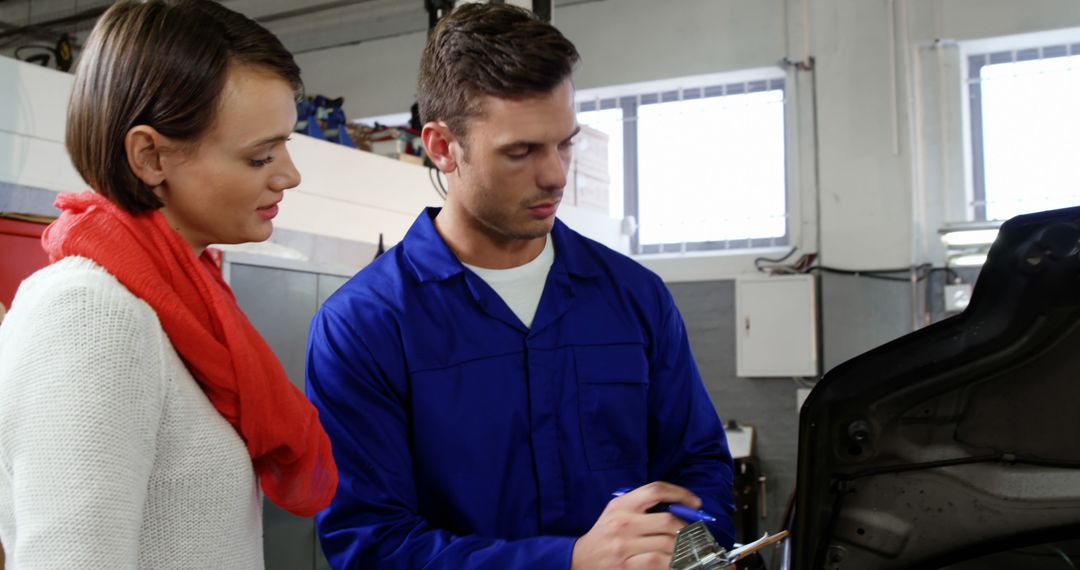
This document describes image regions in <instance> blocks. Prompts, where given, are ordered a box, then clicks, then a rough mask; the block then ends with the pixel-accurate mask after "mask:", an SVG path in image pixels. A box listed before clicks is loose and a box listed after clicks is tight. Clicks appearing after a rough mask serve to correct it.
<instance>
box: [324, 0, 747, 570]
mask: <svg viewBox="0 0 1080 570" xmlns="http://www.w3.org/2000/svg"><path fill="white" fill-rule="evenodd" d="M577 59H578V54H577V51H576V49H575V48H574V45H573V44H572V43H570V41H569V40H567V39H566V38H564V37H563V36H562V34H561V33H559V32H558V31H557V30H556V29H555V28H554V27H552V26H550V25H548V24H546V23H543V22H541V21H539V20H538V19H536V18H535V17H533V16H532V14H531V13H529V12H527V11H525V10H521V9H518V8H515V7H513V6H509V5H479V4H468V5H465V6H463V7H461V8H458V9H457V10H455V11H454V12H452V13H451V14H449V15H448V16H447V17H445V18H444V19H443V21H442V22H441V23H440V24H439V25H438V27H437V28H436V29H435V30H434V31H433V32H432V34H431V36H430V38H429V40H428V44H427V47H426V49H425V52H424V56H423V60H422V63H421V71H420V81H419V104H420V113H421V116H422V117H423V120H424V121H426V124H425V125H424V128H423V134H422V138H423V143H424V146H425V147H426V149H427V151H428V155H429V156H430V157H431V159H432V161H433V162H434V163H435V165H436V166H437V167H438V168H439V170H440V171H442V172H443V173H445V174H446V177H447V181H448V196H447V198H446V204H445V206H444V207H443V208H441V209H438V208H429V209H428V210H427V211H425V212H423V213H421V214H420V216H419V218H418V219H417V220H416V222H415V223H414V224H413V226H412V228H411V229H410V230H409V231H408V233H407V235H406V236H405V238H404V240H403V241H402V242H401V243H400V244H398V245H397V246H396V247H394V248H392V249H391V250H390V251H388V252H387V253H386V254H385V255H382V256H381V257H379V258H378V259H377V260H375V262H373V263H372V264H371V265H370V266H369V267H367V268H365V269H364V270H363V271H361V272H360V273H359V274H358V275H357V276H356V277H354V278H353V279H352V280H350V281H349V282H348V283H347V284H346V285H344V286H343V287H342V288H341V289H340V290H339V291H338V292H337V293H335V294H334V295H333V296H332V297H331V298H330V299H329V300H328V301H327V302H326V303H325V304H324V305H323V307H322V308H321V309H320V310H319V312H318V314H317V315H316V317H315V319H314V320H313V322H312V325H311V336H310V340H309V346H308V368H307V381H308V395H309V396H310V398H311V400H312V401H313V402H314V403H315V405H316V406H317V407H318V409H319V412H320V419H321V420H322V422H323V424H324V426H325V427H326V431H327V433H329V434H330V438H331V440H332V441H333V446H334V457H335V459H336V461H337V465H338V467H339V470H340V484H339V486H338V490H337V495H336V497H335V498H334V501H333V503H332V504H331V505H330V507H329V508H327V509H326V510H325V511H324V512H322V513H321V514H320V515H319V516H318V519H317V524H318V531H319V536H320V539H321V541H322V547H323V551H324V552H325V553H326V556H327V558H328V560H329V561H330V563H331V565H333V566H334V567H335V568H394V569H409V570H412V569H419V568H425V569H434V568H439V569H453V570H461V569H473V568H477V569H478V568H491V569H499V570H503V569H514V568H528V569H559V570H566V569H570V568H572V569H574V570H577V569H582V570H586V569H587V570H593V569H604V568H650V569H651V568H656V569H666V568H668V564H669V563H670V559H671V551H672V547H673V545H674V541H675V533H676V532H677V531H678V529H680V528H681V527H683V526H684V525H685V524H686V522H685V521H682V520H680V519H678V518H677V517H675V516H674V515H672V514H670V513H668V512H663V511H661V512H650V509H653V507H655V506H657V505H658V504H660V503H682V504H685V505H689V506H691V507H694V508H700V509H703V510H705V511H708V512H710V513H711V514H713V515H714V516H716V517H717V519H718V520H717V522H716V523H713V524H711V525H710V529H711V530H712V532H713V534H714V535H716V537H717V539H718V540H719V541H720V543H721V544H723V545H726V546H731V543H732V540H733V535H734V531H733V527H732V523H731V516H730V515H731V512H732V511H733V508H734V504H733V500H732V493H731V481H732V466H731V457H730V454H729V452H728V448H727V442H726V438H725V435H724V430H723V427H722V425H721V423H720V420H719V418H718V417H717V415H716V412H715V410H714V409H713V407H712V404H711V403H710V401H709V396H708V394H707V392H706V391H705V388H704V385H703V384H702V381H701V377H700V375H699V373H698V370H697V367H696V366H695V364H694V359H693V355H692V354H691V353H690V346H689V343H688V341H687V336H686V331H685V329H684V326H683V321H682V317H681V316H680V315H679V312H678V310H677V309H676V307H675V303H674V302H673V300H672V297H671V295H670V293H669V292H668V290H667V289H666V288H665V286H664V284H663V283H662V282H661V280H660V279H659V278H658V277H657V276H656V275H654V274H653V273H651V272H649V271H647V270H646V269H644V268H642V267H641V266H640V265H638V264H637V263H635V262H634V261H632V260H631V259H629V258H628V257H626V256H623V255H621V254H618V253H616V252H614V251H611V250H610V249H608V248H606V247H604V246H602V245H600V244H598V243H596V242H593V241H591V240H589V239H586V238H584V237H582V236H581V235H579V234H577V233H575V232H574V231H573V230H571V229H570V228H568V227H566V226H565V225H564V224H563V223H562V222H560V221H558V220H557V219H556V218H555V212H556V209H557V208H558V205H559V201H560V199H561V198H562V195H563V187H564V186H565V185H566V175H567V168H568V164H569V161H570V155H571V145H572V141H573V138H574V136H575V134H576V133H577V130H578V127H577V121H576V118H575V113H574V90H573V85H572V84H571V80H570V77H571V72H572V70H573V66H574V64H575V63H576V62H577ZM621 487H632V488H636V489H635V490H634V491H632V492H630V493H627V494H625V495H623V496H621V497H619V498H616V499H612V492H613V491H614V490H616V489H618V488H621Z"/></svg>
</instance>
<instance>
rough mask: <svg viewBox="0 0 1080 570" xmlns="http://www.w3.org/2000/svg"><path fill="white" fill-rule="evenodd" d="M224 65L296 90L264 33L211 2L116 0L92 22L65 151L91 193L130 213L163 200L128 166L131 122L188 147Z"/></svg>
mask: <svg viewBox="0 0 1080 570" xmlns="http://www.w3.org/2000/svg"><path fill="white" fill-rule="evenodd" d="M230 63H235V64H240V65H250V66H254V67H259V68H263V69H266V70H268V71H271V72H273V73H277V74H278V75H280V76H281V78H282V79H284V80H285V81H287V82H289V84H291V85H292V86H293V89H295V90H296V91H297V92H298V93H299V92H300V90H301V89H302V87H303V84H302V83H301V81H300V68H299V67H298V66H297V65H296V62H295V61H293V57H292V54H290V53H289V52H288V50H286V49H285V47H284V46H282V45H281V42H280V41H279V40H278V39H277V38H276V37H275V36H274V35H273V34H271V33H270V32H269V31H267V30H266V29H265V28H263V27H262V26H260V25H259V24H257V23H255V22H254V21H253V20H250V19H248V18H247V17H245V16H243V15H241V14H238V13H236V12H233V11H232V10H229V9H228V8H225V7H223V6H222V5H220V4H218V3H217V2H213V1H211V0H142V1H138V0H121V1H120V2H117V3H116V4H114V5H113V6H112V7H110V8H109V9H108V11H106V12H105V14H103V15H102V16H101V18H100V19H99V20H98V22H97V24H96V25H95V26H94V30H93V32H91V33H90V38H89V39H88V40H87V43H86V48H85V49H84V50H83V52H82V55H81V56H80V60H79V65H78V68H77V69H76V71H75V87H74V89H73V90H72V94H71V102H70V104H69V105H68V116H67V134H66V141H65V142H66V145H67V150H68V154H70V155H71V161H72V162H73V163H74V164H75V169H76V170H78V171H79V174H80V175H82V177H83V179H84V180H85V181H86V182H87V184H89V185H90V187H91V188H93V189H94V190H96V191H98V192H99V193H101V194H102V195H103V196H105V197H106V198H108V199H110V200H112V201H113V202H114V203H116V204H118V205H119V206H120V207H122V208H124V209H125V210H127V211H128V212H130V213H132V214H138V213H140V212H145V211H147V210H153V209H156V208H160V207H161V206H162V203H161V201H160V200H158V198H157V196H155V195H154V193H153V192H152V191H151V189H150V188H149V187H147V186H146V185H145V184H144V183H143V182H142V181H141V180H139V178H138V177H136V176H135V174H134V173H133V172H132V171H131V168H130V167H129V166H128V160H127V153H126V151H125V148H124V138H125V136H126V135H127V132H128V131H129V130H130V129H131V128H132V127H134V126H136V125H147V126H149V127H153V128H154V129H156V130H157V131H158V132H160V133H161V134H163V135H165V136H167V137H169V138H172V139H176V140H179V141H185V142H190V143H196V142H197V141H198V139H199V137H200V136H201V135H202V134H203V133H205V132H206V131H207V130H208V129H209V128H210V126H211V125H212V124H213V122H214V119H215V115H216V112H217V107H218V97H219V95H220V94H221V91H222V88H223V86H224V85H225V77H226V73H227V71H228V66H229V64H230Z"/></svg>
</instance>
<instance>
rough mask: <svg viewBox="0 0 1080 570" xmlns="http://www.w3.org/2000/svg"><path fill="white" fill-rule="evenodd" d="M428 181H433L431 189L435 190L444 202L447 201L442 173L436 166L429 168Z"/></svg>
mask: <svg viewBox="0 0 1080 570" xmlns="http://www.w3.org/2000/svg"><path fill="white" fill-rule="evenodd" d="M428 180H430V181H431V187H432V188H434V189H435V193H436V194H438V195H439V197H440V198H442V199H443V200H445V199H446V186H443V182H442V172H440V171H439V169H438V168H435V167H434V166H429V167H428Z"/></svg>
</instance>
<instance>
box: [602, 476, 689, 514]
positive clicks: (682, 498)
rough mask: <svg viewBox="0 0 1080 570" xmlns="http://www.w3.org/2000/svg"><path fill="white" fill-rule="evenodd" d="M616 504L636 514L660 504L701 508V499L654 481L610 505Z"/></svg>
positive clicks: (682, 490) (686, 491) (670, 485)
mask: <svg viewBox="0 0 1080 570" xmlns="http://www.w3.org/2000/svg"><path fill="white" fill-rule="evenodd" d="M616 502H617V504H618V506H619V508H625V509H629V510H632V511H636V512H645V511H647V510H649V509H651V508H653V507H655V506H656V505H658V504H660V503H681V504H683V505H687V506H689V507H693V508H695V509H698V508H701V499H699V498H698V497H697V495H694V494H693V493H691V492H690V490H689V489H686V488H684V487H680V486H678V485H672V484H671V483H665V482H663V481H654V482H652V483H649V484H648V485H643V486H641V487H638V488H637V489H634V490H633V491H630V492H629V493H627V494H625V495H623V496H621V497H618V498H616V499H615V500H613V501H612V504H613V505H615V504H616Z"/></svg>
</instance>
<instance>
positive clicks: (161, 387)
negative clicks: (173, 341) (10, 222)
mask: <svg viewBox="0 0 1080 570" xmlns="http://www.w3.org/2000/svg"><path fill="white" fill-rule="evenodd" d="M46 271H48V270H46ZM64 273H65V272H62V271H58V272H56V273H55V274H53V275H52V276H51V278H45V277H43V278H42V279H40V280H38V281H37V282H35V283H32V284H30V286H29V287H27V286H24V289H26V290H25V291H20V295H19V297H18V298H17V301H16V304H15V305H13V309H12V311H11V312H10V313H9V314H8V319H7V321H6V322H5V323H4V327H3V330H0V363H2V364H0V461H2V462H3V464H4V465H3V467H4V475H5V476H7V477H9V478H10V480H9V483H10V485H11V489H12V494H11V497H12V501H13V504H12V510H13V514H14V521H15V524H14V527H15V528H14V529H13V530H14V541H13V544H7V543H5V544H4V547H5V550H6V551H7V555H8V564H14V566H13V567H15V568H83V569H97V568H102V569H106V568H107V569H113V568H134V567H136V566H137V565H138V556H139V535H140V526H141V524H142V518H143V508H144V504H145V501H146V496H147V483H148V481H149V479H150V474H151V470H152V467H153V465H154V456H155V442H156V437H157V430H158V427H159V424H160V421H161V414H162V409H163V406H164V400H165V394H166V393H167V391H166V389H165V384H166V383H165V375H164V372H163V371H164V356H163V355H164V352H163V345H162V343H163V342H167V341H166V340H165V338H164V333H163V331H162V330H161V327H160V325H159V324H158V321H157V317H156V316H155V314H154V313H153V311H152V310H151V309H150V307H149V306H147V305H146V304H145V303H143V302H142V301H140V300H138V299H137V298H135V297H134V296H133V295H132V294H131V293H130V292H129V291H127V289H125V288H124V287H123V286H121V285H120V283H119V282H117V281H116V280H115V279H113V278H112V277H111V276H110V275H108V274H107V273H104V272H103V271H100V269H99V270H97V271H95V270H87V271H79V272H67V275H65V274H64ZM10 538H11V536H10V535H8V536H5V542H12V541H10V540H9V539H10Z"/></svg>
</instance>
